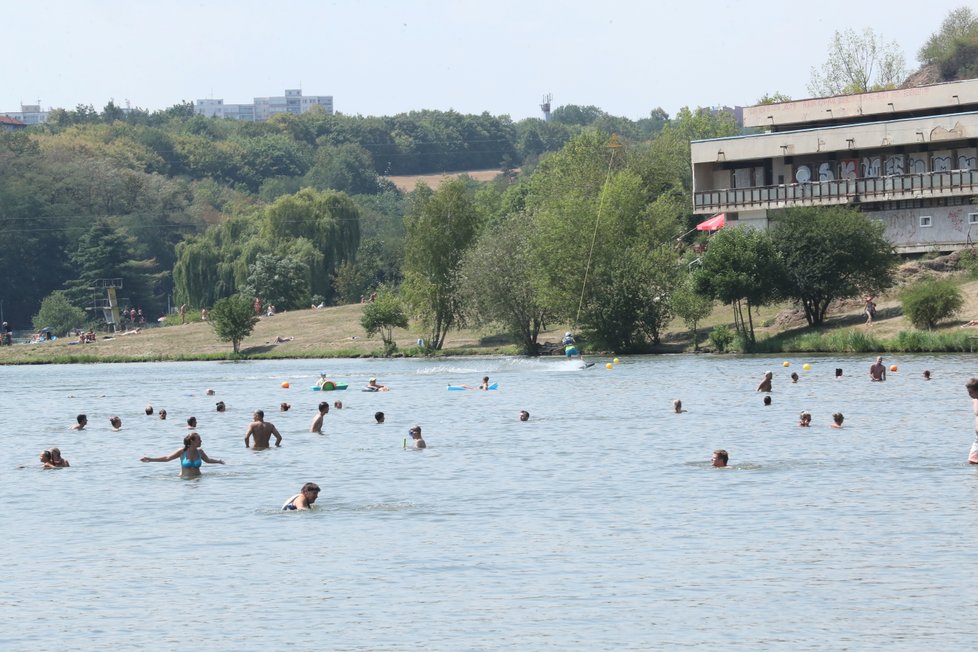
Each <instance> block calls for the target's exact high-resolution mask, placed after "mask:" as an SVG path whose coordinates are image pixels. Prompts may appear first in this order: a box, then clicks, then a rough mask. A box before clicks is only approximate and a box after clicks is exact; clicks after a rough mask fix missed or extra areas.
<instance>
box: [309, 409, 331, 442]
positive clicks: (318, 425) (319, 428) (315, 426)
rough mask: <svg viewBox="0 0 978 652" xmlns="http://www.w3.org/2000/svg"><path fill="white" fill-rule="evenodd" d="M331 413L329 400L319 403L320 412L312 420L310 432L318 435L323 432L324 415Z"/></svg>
mask: <svg viewBox="0 0 978 652" xmlns="http://www.w3.org/2000/svg"><path fill="white" fill-rule="evenodd" d="M327 414H329V401H323V402H321V403H320V404H319V414H317V415H316V418H315V419H313V420H312V425H310V426H309V432H314V433H316V434H317V435H321V434H323V417H325V416H326V415H327Z"/></svg>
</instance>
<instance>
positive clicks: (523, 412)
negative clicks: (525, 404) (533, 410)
mask: <svg viewBox="0 0 978 652" xmlns="http://www.w3.org/2000/svg"><path fill="white" fill-rule="evenodd" d="M529 420H530V413H529V412H527V411H526V410H520V421H529Z"/></svg>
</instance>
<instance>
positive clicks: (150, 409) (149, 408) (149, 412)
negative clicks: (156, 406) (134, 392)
mask: <svg viewBox="0 0 978 652" xmlns="http://www.w3.org/2000/svg"><path fill="white" fill-rule="evenodd" d="M143 411H144V412H145V413H146V416H148V417H151V416H153V406H152V405H147V406H146V407H145V408H143Z"/></svg>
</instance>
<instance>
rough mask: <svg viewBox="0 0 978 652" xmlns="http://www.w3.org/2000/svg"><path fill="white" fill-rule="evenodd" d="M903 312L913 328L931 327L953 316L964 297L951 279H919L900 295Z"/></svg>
mask: <svg viewBox="0 0 978 652" xmlns="http://www.w3.org/2000/svg"><path fill="white" fill-rule="evenodd" d="M900 302H901V303H902V304H903V314H904V315H906V316H907V319H909V320H910V323H911V324H913V325H914V327H915V328H919V329H932V328H934V327H935V326H937V324H938V322H940V321H942V320H944V319H947V318H949V317H952V316H954V315H955V314H956V313H957V312H958V311H959V310H961V306H963V305H964V299H963V298H962V296H961V290H960V289H959V288H958V286H957V285H955V284H954V283H953V282H952V281H937V280H929V281H921V282H920V283H915V284H913V285H911V286H909V287H908V288H907V289H905V290H904V291H903V293H902V294H901V295H900Z"/></svg>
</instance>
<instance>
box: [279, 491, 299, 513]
mask: <svg viewBox="0 0 978 652" xmlns="http://www.w3.org/2000/svg"><path fill="white" fill-rule="evenodd" d="M301 495H302V494H296V495H294V496H292V497H291V498H289V501H288V502H287V503H285V504H284V505H282V511H283V512H287V511H291V510H298V509H299V508H298V507H296V506H295V499H296V498H298V497H299V496H301Z"/></svg>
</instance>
